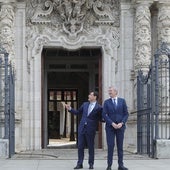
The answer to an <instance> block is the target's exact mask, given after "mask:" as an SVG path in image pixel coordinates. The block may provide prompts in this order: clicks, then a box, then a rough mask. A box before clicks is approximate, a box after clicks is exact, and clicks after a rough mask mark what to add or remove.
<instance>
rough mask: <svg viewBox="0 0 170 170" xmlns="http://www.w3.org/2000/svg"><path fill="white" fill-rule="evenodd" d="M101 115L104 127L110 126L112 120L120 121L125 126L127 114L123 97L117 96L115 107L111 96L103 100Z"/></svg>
mask: <svg viewBox="0 0 170 170" xmlns="http://www.w3.org/2000/svg"><path fill="white" fill-rule="evenodd" d="M102 116H103V118H104V120H105V121H106V128H107V127H111V126H112V123H113V122H114V123H121V122H122V123H123V127H125V123H126V122H127V119H128V116H129V113H128V110H127V105H126V101H125V99H123V98H119V97H118V98H117V106H116V108H115V107H114V104H113V102H112V99H111V98H109V99H107V100H105V102H104V105H103V112H102Z"/></svg>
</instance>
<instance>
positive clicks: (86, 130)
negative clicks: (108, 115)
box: [66, 92, 102, 169]
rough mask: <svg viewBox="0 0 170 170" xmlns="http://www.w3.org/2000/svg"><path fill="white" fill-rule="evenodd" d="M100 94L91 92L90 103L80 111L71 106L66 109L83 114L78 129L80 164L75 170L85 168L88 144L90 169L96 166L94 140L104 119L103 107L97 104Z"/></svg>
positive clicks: (78, 163) (84, 105)
mask: <svg viewBox="0 0 170 170" xmlns="http://www.w3.org/2000/svg"><path fill="white" fill-rule="evenodd" d="M97 98H98V93H97V92H90V94H89V95H88V102H84V103H83V104H82V105H81V107H80V108H79V109H78V110H74V109H73V108H71V107H70V106H69V105H66V108H67V109H68V111H69V112H71V113H73V114H76V115H77V114H82V118H81V121H80V124H79V127H78V162H77V165H76V167H75V168H74V169H81V168H83V160H84V148H85V145H86V142H87V146H88V152H89V160H88V163H89V169H93V164H94V139H95V134H96V130H97V126H98V122H99V121H100V120H101V119H102V106H101V105H99V104H98V103H97Z"/></svg>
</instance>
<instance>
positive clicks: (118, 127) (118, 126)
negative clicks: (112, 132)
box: [112, 122, 123, 129]
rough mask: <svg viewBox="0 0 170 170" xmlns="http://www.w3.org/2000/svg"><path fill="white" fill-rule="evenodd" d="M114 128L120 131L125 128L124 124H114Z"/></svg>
mask: <svg viewBox="0 0 170 170" xmlns="http://www.w3.org/2000/svg"><path fill="white" fill-rule="evenodd" d="M112 126H113V127H114V128H115V129H120V128H121V127H122V126H123V124H122V123H118V124H116V123H114V122H113V123H112Z"/></svg>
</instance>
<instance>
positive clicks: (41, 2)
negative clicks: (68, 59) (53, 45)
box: [26, 0, 120, 51]
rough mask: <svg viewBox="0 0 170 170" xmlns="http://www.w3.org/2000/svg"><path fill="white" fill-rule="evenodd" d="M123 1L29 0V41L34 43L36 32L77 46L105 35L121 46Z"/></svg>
mask: <svg viewBox="0 0 170 170" xmlns="http://www.w3.org/2000/svg"><path fill="white" fill-rule="evenodd" d="M119 3H120V2H118V1H117V0H37V1H35V0H31V1H27V6H26V16H27V21H26V23H27V45H28V46H29V44H30V46H32V44H31V42H32V41H34V40H35V39H36V36H40V37H43V36H45V37H46V36H47V37H49V38H48V39H49V41H54V40H55V41H60V42H62V43H65V44H69V45H70V46H73V44H74V46H75V47H76V46H79V45H80V44H82V43H83V42H84V43H86V42H85V40H87V39H88V41H94V39H97V37H103V35H105V36H106V37H103V39H108V41H110V42H111V44H112V46H114V45H115V46H117V45H119V5H120V4H119ZM110 28H112V29H110ZM107 30H110V32H109V33H108V31H107ZM60 44H61V43H60ZM36 51H37V50H36ZM107 51H108V50H107Z"/></svg>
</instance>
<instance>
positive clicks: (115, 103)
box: [102, 86, 129, 170]
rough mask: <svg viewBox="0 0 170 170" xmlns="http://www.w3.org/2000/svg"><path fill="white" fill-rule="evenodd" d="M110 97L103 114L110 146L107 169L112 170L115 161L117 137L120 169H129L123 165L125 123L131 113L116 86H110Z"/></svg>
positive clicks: (104, 106)
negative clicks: (119, 95) (114, 153)
mask: <svg viewBox="0 0 170 170" xmlns="http://www.w3.org/2000/svg"><path fill="white" fill-rule="evenodd" d="M108 92H109V96H110V98H109V99H107V100H105V101H104V105H103V112H102V116H103V118H104V120H105V121H106V126H105V130H106V140H107V147H108V155H107V164H108V166H107V169H106V170H111V166H112V162H113V151H114V146H115V137H116V144H117V153H118V165H119V166H118V170H128V169H127V168H126V167H124V165H123V140H124V132H125V128H126V126H125V124H126V122H127V119H128V116H129V113H128V110H127V105H126V101H125V99H123V98H119V97H117V94H118V91H117V89H116V88H115V87H114V86H111V87H109V91H108Z"/></svg>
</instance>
